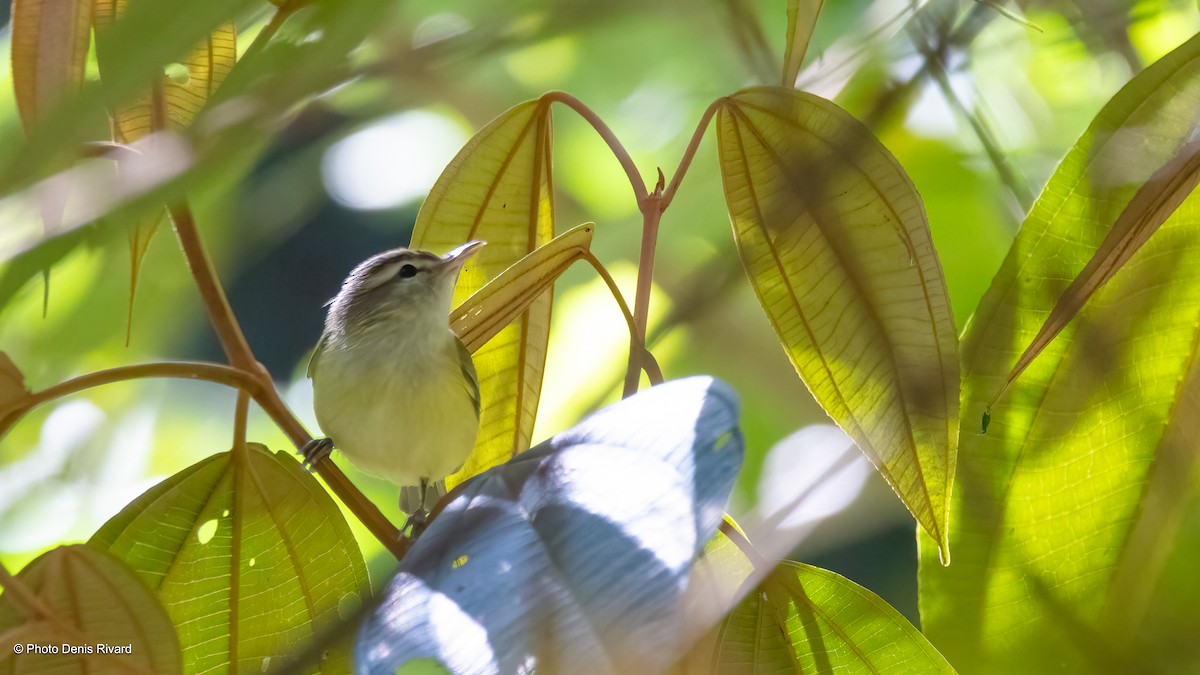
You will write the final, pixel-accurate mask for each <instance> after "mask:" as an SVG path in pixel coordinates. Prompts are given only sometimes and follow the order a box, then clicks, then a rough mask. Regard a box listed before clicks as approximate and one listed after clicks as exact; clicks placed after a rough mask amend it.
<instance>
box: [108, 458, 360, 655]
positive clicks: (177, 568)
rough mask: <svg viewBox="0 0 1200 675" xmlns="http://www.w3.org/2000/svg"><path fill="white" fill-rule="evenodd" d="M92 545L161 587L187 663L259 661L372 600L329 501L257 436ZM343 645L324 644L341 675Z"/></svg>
mask: <svg viewBox="0 0 1200 675" xmlns="http://www.w3.org/2000/svg"><path fill="white" fill-rule="evenodd" d="M90 543H91V544H92V545H94V546H97V547H99V548H102V549H104V550H107V551H109V552H111V553H113V554H114V555H116V556H117V557H119V558H120V559H122V560H124V561H125V563H126V564H127V565H129V566H130V567H131V568H133V569H134V570H136V571H137V573H138V574H139V575H140V576H141V577H142V579H143V580H144V581H145V583H146V584H147V585H148V586H149V587H150V588H151V589H152V590H153V591H154V592H155V593H157V594H158V597H159V598H160V599H161V600H162V603H163V605H164V606H165V607H166V610H167V613H168V614H169V615H170V616H171V620H172V621H173V622H174V623H175V627H176V629H177V630H178V632H179V641H180V643H181V647H182V649H183V656H184V661H185V662H186V663H187V664H188V668H189V671H192V670H195V671H201V672H202V671H206V670H211V669H221V668H227V669H230V670H231V671H237V670H243V669H251V670H253V669H260V668H261V667H262V666H263V665H264V664H270V662H271V660H272V659H277V660H282V659H284V658H285V657H287V656H288V655H290V654H291V653H292V652H293V651H295V650H296V649H297V648H298V647H299V646H300V645H303V644H304V643H305V642H307V641H309V640H313V639H316V637H317V636H318V635H319V634H320V633H321V631H322V630H323V629H326V628H328V627H329V626H330V625H332V624H333V623H336V621H337V619H338V617H339V612H342V613H346V612H348V611H349V610H351V609H353V608H354V607H357V606H358V604H359V603H360V602H365V601H367V593H366V592H367V571H366V568H365V567H364V566H363V561H362V554H361V553H359V550H358V546H357V545H356V544H355V542H354V537H353V536H352V535H351V533H350V529H349V528H348V527H347V526H346V521H345V520H344V519H343V518H342V515H341V513H340V512H339V511H338V509H337V506H336V505H335V504H334V503H333V500H332V499H330V497H329V495H328V494H327V493H326V492H325V490H324V489H323V488H322V487H321V486H320V484H318V483H317V481H316V479H314V478H313V477H312V476H311V475H309V474H308V473H307V472H306V471H304V470H303V469H301V468H300V465H299V464H298V463H297V462H296V461H295V460H293V459H292V458H291V457H289V456H288V455H287V454H285V453H277V454H272V453H270V452H269V451H267V449H266V448H263V447H262V446H260V445H256V444H251V445H249V446H247V447H245V448H243V449H240V450H237V449H235V450H233V451H231V452H226V453H221V454H217V455H213V456H212V457H209V458H208V459H205V460H203V461H202V462H200V463H198V464H195V465H193V466H191V467H188V468H187V469H184V470H183V471H180V472H179V473H177V474H175V475H174V476H172V477H170V478H168V479H167V480H165V481H163V482H162V483H159V484H158V485H156V486H154V487H153V488H151V489H150V490H148V491H147V492H146V493H145V494H143V495H142V496H141V497H139V498H138V499H137V500H135V501H134V502H133V503H131V504H130V505H129V506H127V507H125V509H123V510H122V511H121V513H119V514H117V515H116V516H114V517H113V518H112V520H110V521H108V523H106V524H105V525H104V527H102V528H100V531H99V532H97V533H96V535H95V536H94V537H93V538H92V540H91V542H90ZM347 647H348V645H341V646H340V647H339V648H337V649H330V650H328V651H327V652H326V653H325V654H324V656H323V658H322V659H321V661H320V664H319V665H320V672H324V673H339V672H344V671H345V670H346V669H347V668H348V663H349V653H348V649H347Z"/></svg>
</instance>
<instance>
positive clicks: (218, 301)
mask: <svg viewBox="0 0 1200 675" xmlns="http://www.w3.org/2000/svg"><path fill="white" fill-rule="evenodd" d="M169 210H170V213H171V219H172V220H173V221H174V223H175V232H176V233H177V234H178V236H179V243H180V245H181V246H182V247H183V253H184V256H185V257H186V258H187V261H188V266H189V267H190V268H191V270H192V277H193V278H194V279H195V281H196V286H197V288H198V289H199V291H200V297H201V299H202V300H203V301H204V308H205V310H206V311H207V312H208V318H209V323H211V324H212V326H213V329H214V330H215V331H216V333H217V337H218V338H219V339H220V341H221V347H222V348H223V349H224V350H225V354H226V356H228V357H229V360H230V362H232V364H233V365H234V367H235V368H238V369H240V370H244V371H248V372H252V373H254V374H255V377H256V379H258V385H259V391H258V395H257V396H256V397H255V399H256V400H257V401H258V404H259V405H260V406H262V408H263V410H264V411H265V412H266V413H267V414H268V415H269V416H270V417H271V419H272V420H273V421H274V422H275V424H276V425H278V426H279V428H280V429H282V430H283V432H284V433H286V434H287V435H288V437H289V438H291V440H292V442H293V443H294V444H295V445H296V447H297V448H300V447H303V446H304V444H305V443H308V442H309V441H310V440H312V437H311V436H310V435H309V434H308V432H307V431H306V430H305V429H304V426H303V425H302V424H300V421H299V420H298V419H296V416H295V415H293V414H292V412H291V411H290V410H289V409H288V407H287V405H286V404H285V403H284V402H283V399H282V398H280V396H279V392H278V391H276V389H275V385H274V382H273V381H272V379H271V374H270V373H268V372H267V370H266V368H264V367H263V366H262V364H260V363H259V362H258V361H257V360H256V359H255V358H254V354H253V352H251V351H250V345H249V344H248V343H247V342H246V337H245V335H243V334H242V329H241V327H240V326H238V322H237V318H236V317H234V314H233V310H232V309H230V307H229V301H228V300H226V299H225V291H224V290H223V289H222V288H221V284H220V282H219V281H218V280H217V275H216V272H215V271H214V270H213V266H212V263H211V262H210V261H209V259H208V254H207V253H206V252H205V250H204V244H203V243H202V242H201V240H200V234H199V233H198V232H197V230H196V222H195V220H194V219H193V217H192V212H191V210H190V209H189V208H188V207H187V205H186V204H180V205H177V206H174V207H170V209H169ZM252 393H253V392H252ZM313 468H314V469H315V470H316V471H317V473H318V474H320V476H321V478H323V479H325V482H326V484H328V485H329V488H330V489H331V490H333V492H334V494H336V495H337V496H338V499H340V500H342V503H344V504H345V505H346V506H348V507H349V508H350V510H351V511H353V512H354V515H355V516H357V517H358V519H359V520H360V521H362V523H363V525H365V526H367V528H368V529H370V530H371V533H372V534H374V535H375V538H376V539H378V540H379V542H380V543H381V544H383V545H384V546H385V547H386V548H387V549H388V550H389V551H391V552H392V553H393V554H396V555H397V559H399V557H401V556H403V552H402V549H400V548H399V541H400V530H399V529H397V528H396V526H395V525H393V524H392V523H391V521H389V520H388V519H387V518H386V517H384V515H383V512H382V511H380V510H379V507H377V506H375V504H373V503H372V502H371V501H370V500H369V499H367V498H366V497H365V496H364V495H363V493H362V492H360V491H359V489H358V488H356V487H355V486H354V484H353V483H351V482H350V479H349V478H347V477H346V474H344V473H342V471H341V469H339V468H338V467H337V465H336V464H334V463H333V462H332V461H330V460H329V459H328V458H324V459H322V460H320V461H318V462H317V463H316V464H315V465H314V467H313Z"/></svg>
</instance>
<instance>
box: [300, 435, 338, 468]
mask: <svg viewBox="0 0 1200 675" xmlns="http://www.w3.org/2000/svg"><path fill="white" fill-rule="evenodd" d="M332 452H333V439H330V438H314V439H312V440H311V441H309V442H307V443H305V444H304V447H302V448H300V450H298V451H297V454H299V455H300V456H301V457H303V458H304V468H305V469H307V470H309V471H313V470H314V469H315V467H316V465H317V463H318V462H320V461H322V460H324V459H325V458H326V457H328V456H329V455H330V454H331V453H332Z"/></svg>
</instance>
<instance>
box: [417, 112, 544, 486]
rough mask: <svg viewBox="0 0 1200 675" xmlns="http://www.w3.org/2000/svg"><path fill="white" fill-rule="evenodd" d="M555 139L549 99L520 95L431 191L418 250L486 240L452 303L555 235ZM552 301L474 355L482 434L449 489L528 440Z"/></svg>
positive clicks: (540, 302)
mask: <svg viewBox="0 0 1200 675" xmlns="http://www.w3.org/2000/svg"><path fill="white" fill-rule="evenodd" d="M550 144H551V124H550V103H549V102H548V101H541V100H538V101H530V102H527V103H522V104H521V105H518V106H517V107H515V108H513V109H511V110H509V111H508V112H506V113H504V114H503V115H501V116H500V117H498V118H497V119H495V120H494V121H492V122H491V123H490V124H488V125H487V126H486V127H484V129H483V130H482V131H480V132H479V133H478V134H476V135H475V137H474V138H472V139H471V140H470V141H469V142H468V143H467V145H466V146H465V147H463V149H462V150H461V151H460V152H459V153H458V156H456V157H455V158H454V160H453V161H451V162H450V165H449V166H447V167H446V170H445V171H443V172H442V175H441V177H440V178H439V179H438V181H437V183H436V184H435V185H434V186H433V189H432V190H431V191H430V193H429V197H428V199H426V200H425V204H424V205H423V206H422V207H421V212H420V214H419V215H418V216H417V223H416V226H415V228H414V230H413V236H412V246H413V247H414V248H422V249H427V250H431V251H434V252H438V253H441V252H445V251H449V250H450V249H452V248H454V247H455V246H458V245H460V244H462V243H463V242H466V241H470V240H472V239H480V240H483V241H486V242H487V244H488V245H487V246H486V247H484V249H483V250H482V251H481V252H480V253H479V254H478V255H476V256H475V257H473V258H472V259H471V260H470V261H469V262H468V263H467V264H466V267H465V268H464V269H463V272H462V276H461V277H460V279H459V283H458V288H457V289H456V290H455V293H454V301H455V304H461V303H462V302H463V301H464V300H466V299H467V298H468V297H470V296H471V294H473V293H474V292H475V291H477V290H479V289H480V288H481V287H482V286H483V285H484V284H485V283H487V281H488V280H489V279H493V278H495V277H496V276H497V275H499V274H500V273H501V272H503V271H504V270H505V269H507V268H508V267H509V266H511V265H513V264H514V263H516V262H517V261H519V260H520V259H521V258H523V257H525V255H527V254H529V253H531V252H532V251H534V250H535V249H537V248H538V247H539V246H542V245H543V244H545V243H547V242H548V241H550V239H551V238H552V237H553V236H554V214H553V211H554V203H553V184H552V181H551V175H550ZM398 161H403V159H402V158H401V159H399V160H398ZM551 300H552V296H551V294H550V293H543V294H542V295H541V296H539V297H538V298H537V299H536V300H534V301H533V303H532V304H531V305H530V306H529V309H528V310H527V311H526V312H525V314H524V315H522V316H521V317H520V318H518V319H517V320H516V321H514V322H513V323H511V324H509V325H508V326H507V327H505V328H504V329H503V330H501V331H500V332H499V333H498V334H497V335H496V336H495V337H493V338H492V339H491V340H490V341H489V342H488V343H487V344H486V345H484V346H482V347H481V348H479V349H478V350H477V351H476V352H475V353H474V360H475V370H476V371H477V372H478V373H479V389H480V397H481V399H482V406H483V407H482V411H481V413H480V428H479V437H478V440H477V441H476V444H475V450H474V451H473V452H472V453H471V456H470V457H468V458H467V461H466V463H465V464H464V465H463V467H462V469H461V470H460V471H459V472H458V473H455V474H452V475H451V476H450V477H449V478H447V479H446V484H447V486H448V487H453V486H454V485H457V484H458V483H461V482H462V481H463V480H466V479H467V478H470V477H471V476H474V475H476V474H478V473H479V472H481V471H483V470H484V469H487V468H488V467H491V466H495V465H497V464H500V463H501V462H504V461H507V460H508V459H509V458H511V457H513V456H514V455H516V454H517V453H519V452H521V451H522V450H525V449H526V448H528V447H529V440H530V435H531V434H532V433H533V422H534V415H535V414H536V412H537V402H538V397H539V396H540V395H541V388H542V371H543V369H544V367H545V363H546V342H547V340H548V339H549V335H550V305H551Z"/></svg>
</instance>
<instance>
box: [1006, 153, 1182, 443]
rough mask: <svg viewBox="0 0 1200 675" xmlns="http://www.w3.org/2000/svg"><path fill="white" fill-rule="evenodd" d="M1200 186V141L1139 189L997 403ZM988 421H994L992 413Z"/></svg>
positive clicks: (1010, 376)
mask: <svg viewBox="0 0 1200 675" xmlns="http://www.w3.org/2000/svg"><path fill="white" fill-rule="evenodd" d="M1197 183H1200V141H1190V142H1188V143H1187V144H1185V145H1184V146H1183V147H1182V148H1181V149H1180V151H1179V153H1178V154H1176V155H1175V156H1174V157H1172V158H1170V159H1169V160H1167V163H1166V164H1164V165H1163V166H1162V168H1160V169H1159V170H1158V171H1155V172H1154V175H1152V176H1150V178H1149V180H1147V181H1146V183H1145V184H1144V185H1142V187H1141V188H1140V189H1138V191H1137V194H1135V195H1134V196H1133V199H1132V200H1131V201H1130V202H1129V205H1128V206H1126V207H1125V210H1124V211H1122V212H1121V215H1120V216H1118V217H1117V220H1116V222H1115V223H1113V225H1112V229H1110V230H1109V231H1108V234H1107V235H1106V236H1105V237H1104V241H1103V242H1102V243H1101V244H1100V247H1099V248H1097V249H1096V253H1095V254H1094V255H1093V256H1092V259H1091V260H1089V261H1088V264H1087V265H1086V266H1084V268H1083V270H1082V271H1081V272H1080V273H1079V275H1078V276H1077V277H1075V280H1074V281H1072V282H1071V285H1070V286H1068V287H1067V290H1065V291H1063V294H1062V295H1061V296H1060V297H1059V298H1058V302H1057V303H1055V305H1054V309H1052V310H1050V315H1049V316H1048V317H1046V323H1044V324H1042V327H1041V329H1039V330H1038V333H1037V335H1035V336H1034V337H1033V342H1031V343H1029V347H1027V348H1026V349H1025V351H1024V352H1022V354H1021V358H1019V359H1017V363H1016V365H1014V366H1013V369H1012V371H1011V372H1010V373H1009V374H1008V377H1007V378H1005V380H1004V386H1003V387H1002V388H1001V390H1000V392H998V393H997V394H996V396H994V397H993V400H992V402H993V403H994V402H995V400H996V399H998V398H999V397H1000V396H1001V395H1002V394H1003V393H1004V391H1005V390H1006V389H1008V387H1009V386H1011V385H1012V383H1013V381H1014V380H1016V379H1017V377H1019V376H1020V375H1021V373H1022V372H1023V371H1024V370H1025V369H1026V368H1028V367H1029V364H1030V363H1032V362H1033V360H1034V359H1036V358H1037V355H1038V354H1040V353H1042V350H1043V349H1045V348H1046V345H1047V344H1049V343H1050V341H1051V340H1053V339H1054V338H1055V336H1057V335H1058V334H1059V333H1060V332H1062V329H1063V328H1064V327H1066V325H1067V323H1069V322H1070V321H1071V319H1073V318H1075V315H1076V314H1078V313H1079V310H1080V309H1082V308H1083V305H1084V303H1086V302H1087V301H1088V298H1090V297H1092V294H1093V293H1095V292H1096V291H1097V290H1099V289H1100V287H1101V286H1103V285H1104V284H1106V283H1108V280H1109V279H1112V278H1113V275H1115V274H1116V273H1117V272H1118V271H1119V270H1120V269H1121V266H1122V265H1124V264H1125V263H1126V262H1128V261H1129V259H1130V258H1131V257H1133V254H1134V253H1137V251H1138V249H1139V248H1141V247H1142V244H1145V243H1146V240H1148V239H1149V238H1150V235H1152V234H1154V233H1155V232H1157V231H1158V228H1159V226H1160V225H1162V224H1163V222H1164V221H1165V220H1166V219H1167V218H1168V217H1170V215H1171V214H1172V213H1174V212H1175V209H1177V208H1179V205H1180V204H1182V203H1183V200H1184V199H1187V197H1188V195H1190V194H1192V190H1194V189H1195V188H1196V184H1197ZM984 419H985V420H986V419H988V413H987V412H986V411H985V412H984ZM986 426H987V423H986V422H985V423H984V427H985V428H984V431H987V429H986Z"/></svg>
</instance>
